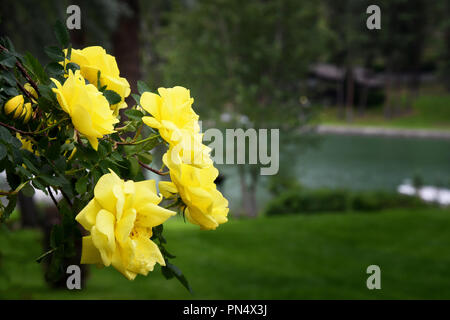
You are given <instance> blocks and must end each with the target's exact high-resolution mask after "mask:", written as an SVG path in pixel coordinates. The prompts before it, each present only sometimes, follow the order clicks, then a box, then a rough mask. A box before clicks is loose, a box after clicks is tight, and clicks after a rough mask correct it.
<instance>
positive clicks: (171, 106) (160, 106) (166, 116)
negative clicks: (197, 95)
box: [140, 87, 200, 144]
mask: <svg viewBox="0 0 450 320" xmlns="http://www.w3.org/2000/svg"><path fill="white" fill-rule="evenodd" d="M158 93H159V95H157V94H154V93H151V92H144V93H143V94H142V96H141V100H140V105H141V106H142V107H143V108H144V110H145V111H147V112H148V113H150V114H151V117H149V116H145V117H142V120H143V121H144V123H145V124H146V125H148V126H149V127H152V128H155V129H158V130H159V133H160V135H161V137H162V138H163V139H164V140H166V141H167V142H168V143H169V144H176V143H178V142H179V141H180V140H181V138H182V137H183V135H186V134H195V133H199V132H200V126H199V125H198V115H197V114H196V113H195V112H194V110H193V109H192V104H193V103H194V99H193V98H191V97H190V93H189V90H187V89H186V88H183V87H173V88H169V89H166V88H159V89H158Z"/></svg>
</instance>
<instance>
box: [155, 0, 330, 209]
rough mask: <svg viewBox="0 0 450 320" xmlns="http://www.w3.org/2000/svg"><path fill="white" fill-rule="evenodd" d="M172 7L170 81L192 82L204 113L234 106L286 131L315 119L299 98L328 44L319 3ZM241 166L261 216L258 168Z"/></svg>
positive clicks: (166, 44) (259, 124) (167, 41)
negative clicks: (311, 68)
mask: <svg viewBox="0 0 450 320" xmlns="http://www.w3.org/2000/svg"><path fill="white" fill-rule="evenodd" d="M169 15H170V19H169V21H170V24H169V25H168V27H167V28H165V30H164V32H163V33H162V34H161V37H160V44H159V46H158V49H159V50H158V52H159V54H160V55H161V57H163V58H164V64H163V74H164V77H165V83H166V84H167V85H168V86H172V85H176V84H183V85H184V86H186V87H189V88H190V89H191V91H192V94H193V96H194V97H195V99H196V102H195V103H196V110H199V112H200V113H201V114H202V116H203V117H205V116H208V115H209V116H210V117H217V116H218V115H219V114H221V113H223V112H228V113H230V114H233V115H237V117H236V119H248V120H249V123H250V126H251V127H253V128H255V129H259V128H280V129H281V130H282V131H283V133H282V134H281V136H283V135H286V133H292V132H294V129H296V128H299V127H300V126H301V125H302V124H305V123H306V122H307V121H309V119H310V114H311V112H310V111H311V110H310V108H306V107H302V106H301V104H300V103H299V98H300V96H301V93H302V92H301V89H300V88H301V84H302V80H304V78H305V73H306V71H307V69H308V67H309V65H310V63H311V62H312V61H314V60H315V59H317V57H318V53H319V52H321V50H320V48H321V47H322V46H323V42H322V41H321V39H322V37H320V33H321V32H322V26H321V25H320V21H321V20H320V6H319V4H318V3H316V2H312V1H298V0H282V1H245V2H243V1H238V0H231V1H224V0H214V1H195V2H194V1H176V2H174V9H173V11H172V12H170V13H169ZM322 52H323V51H322ZM230 124H231V123H229V124H228V125H230ZM234 125H235V126H241V125H242V123H239V122H236V123H234ZM280 146H281V147H283V144H282V143H281V144H280ZM282 154H283V152H280V155H282ZM239 170H240V177H241V191H242V192H241V193H242V195H243V198H244V199H243V203H244V205H245V206H246V207H245V208H244V209H245V211H246V214H247V215H249V216H256V214H257V206H256V200H255V192H256V185H257V181H258V176H259V168H258V167H257V166H239ZM247 178H248V179H247Z"/></svg>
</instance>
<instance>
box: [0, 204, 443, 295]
mask: <svg viewBox="0 0 450 320" xmlns="http://www.w3.org/2000/svg"><path fill="white" fill-rule="evenodd" d="M449 230H450V211H448V210H438V209H427V210H419V211H417V210H416V211H406V210H397V211H386V212H381V213H372V214H369V213H364V214H363V213H352V214H318V215H313V216H301V215H291V216H282V217H271V218H259V219H257V220H238V221H231V222H229V223H227V224H225V225H221V226H220V227H219V229H218V230H217V231H200V230H198V229H197V228H196V227H194V226H192V225H189V224H184V223H183V222H182V221H180V220H174V221H169V222H168V223H167V224H166V228H165V232H166V238H167V240H168V243H169V245H168V249H169V250H170V251H172V252H173V253H175V254H176V255H177V258H176V259H174V260H173V262H174V263H175V264H176V265H178V266H179V267H180V268H181V269H182V270H183V272H184V273H185V274H186V276H187V277H188V278H189V280H190V282H191V285H192V287H193V288H194V291H195V295H193V296H191V295H190V294H189V293H188V292H187V291H186V290H185V289H184V288H183V287H182V286H181V285H180V284H179V283H178V282H177V281H176V280H165V279H164V278H163V276H162V275H161V273H160V270H159V268H158V270H156V271H155V272H153V273H151V274H149V276H148V277H141V276H138V278H136V279H135V280H134V281H128V280H126V279H125V278H123V277H122V276H121V275H120V274H119V273H118V272H117V271H115V270H114V269H112V268H105V269H96V268H95V267H92V268H91V274H90V279H89V281H88V285H87V286H86V287H85V288H83V289H82V290H81V291H77V292H72V291H69V290H59V291H54V290H50V289H49V288H47V287H46V285H45V284H44V282H43V280H42V274H41V269H40V266H39V265H38V264H37V263H35V262H34V258H35V257H37V256H39V255H40V254H41V253H42V252H41V248H40V244H39V243H40V235H39V233H38V232H36V231H32V230H22V231H15V232H10V233H5V231H4V230H2V231H1V232H2V233H1V234H0V251H1V252H2V258H1V266H0V269H1V270H0V297H2V298H24V299H49V298H57V299H60V298H61V299H68V298H70V299H72V298H75V299H78V298H80V299H111V298H112V299H116V298H119V299H192V298H194V299H373V298H375V299H395V298H402V299H415V298H425V299H432V298H433V299H434V298H437V299H439V298H446V299H449V298H450V232H449ZM371 264H377V265H379V266H380V267H381V273H382V284H381V285H382V289H381V290H372V291H371V290H368V289H367V288H366V279H367V276H368V275H367V274H366V268H367V266H369V265H371Z"/></svg>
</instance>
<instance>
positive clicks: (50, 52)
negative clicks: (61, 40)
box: [44, 46, 64, 61]
mask: <svg viewBox="0 0 450 320" xmlns="http://www.w3.org/2000/svg"><path fill="white" fill-rule="evenodd" d="M44 51H45V53H46V54H47V56H48V57H49V58H50V59H52V60H55V61H63V60H64V52H63V51H62V50H61V48H60V47H57V46H48V47H45V48H44Z"/></svg>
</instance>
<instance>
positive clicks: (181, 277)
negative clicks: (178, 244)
mask: <svg viewBox="0 0 450 320" xmlns="http://www.w3.org/2000/svg"><path fill="white" fill-rule="evenodd" d="M164 268H167V269H168V270H165V271H163V274H164V272H166V273H168V272H169V271H170V272H171V273H172V274H173V276H175V277H176V278H177V279H178V281H180V283H181V284H182V285H183V287H185V288H186V289H187V290H188V291H189V292H190V293H191V294H193V293H194V292H193V291H192V288H191V286H190V285H189V282H188V281H187V279H186V277H185V276H184V275H183V273H182V272H181V270H180V269H179V268H178V267H177V266H175V265H173V264H171V263H169V262H168V261H167V262H166V266H165V267H162V269H164Z"/></svg>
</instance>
